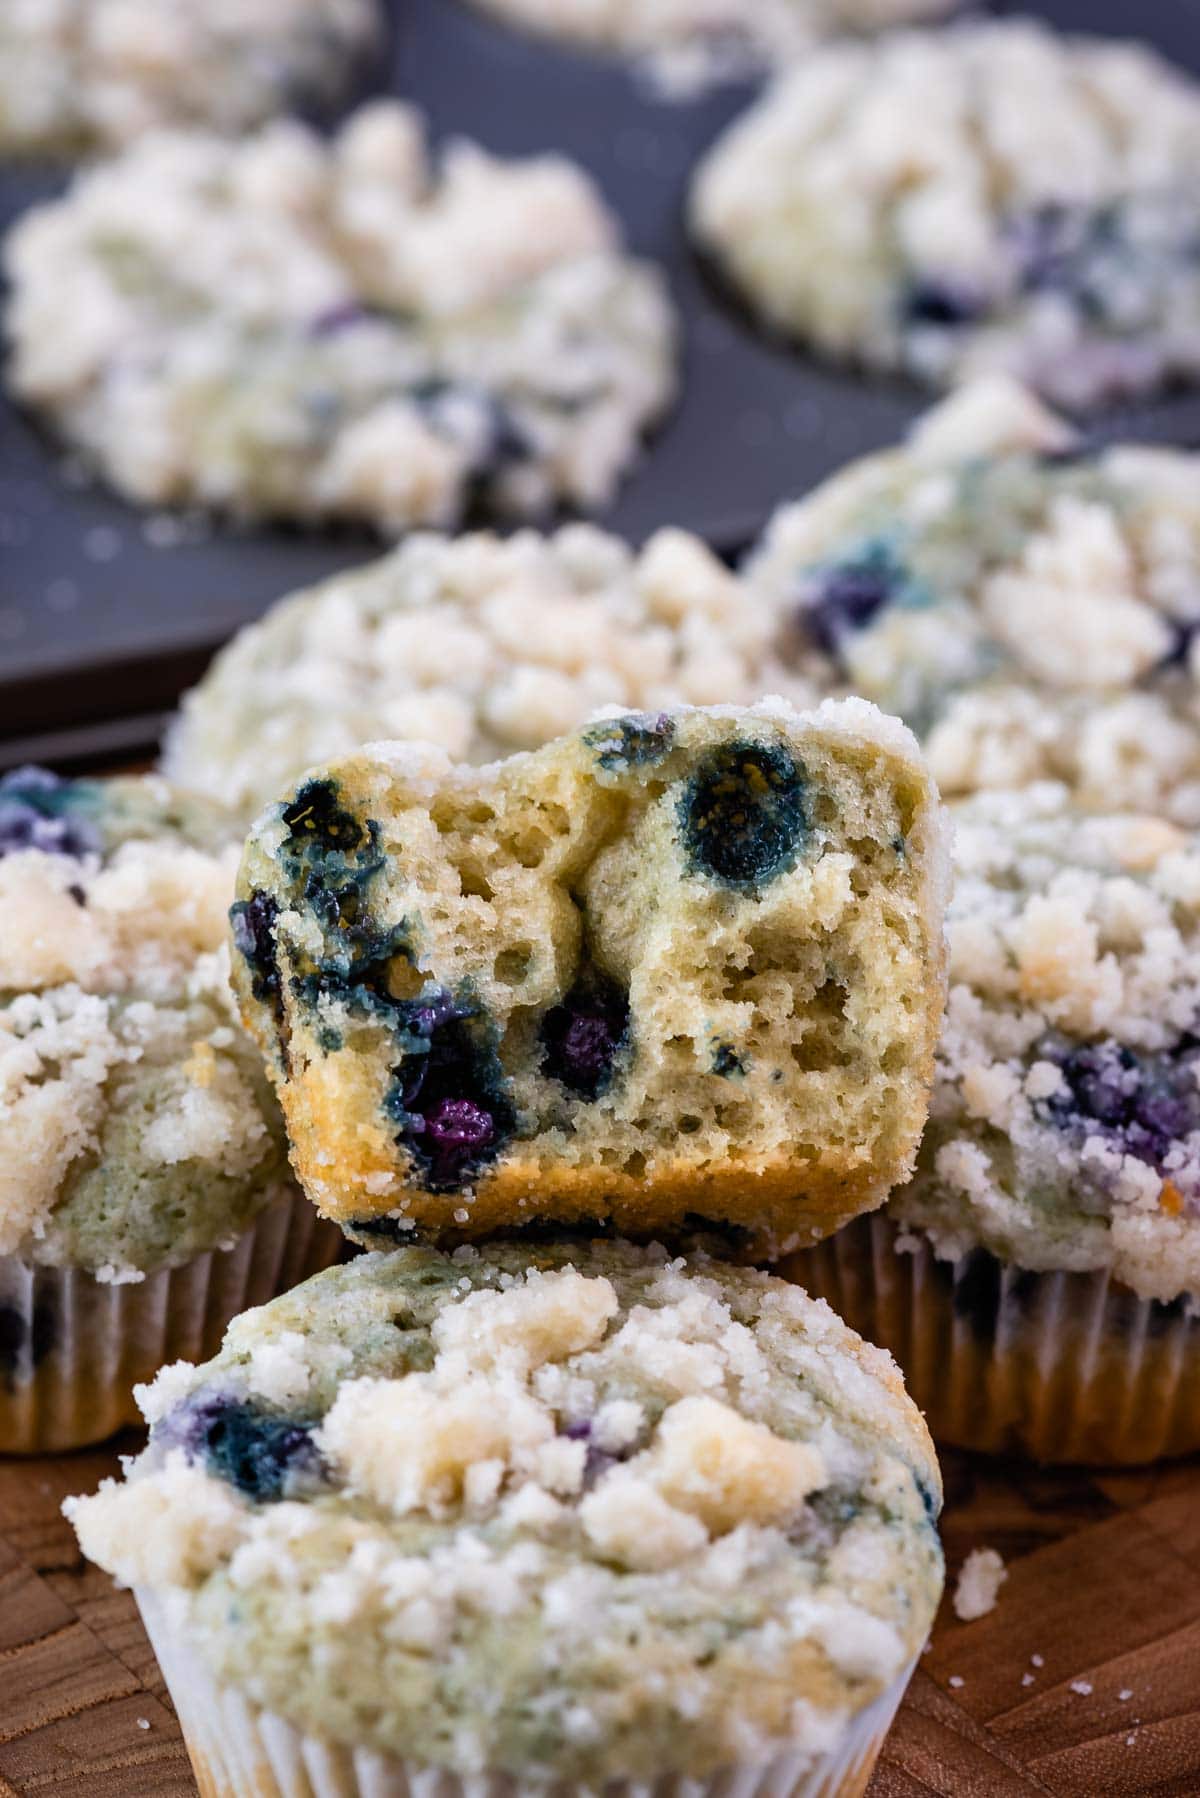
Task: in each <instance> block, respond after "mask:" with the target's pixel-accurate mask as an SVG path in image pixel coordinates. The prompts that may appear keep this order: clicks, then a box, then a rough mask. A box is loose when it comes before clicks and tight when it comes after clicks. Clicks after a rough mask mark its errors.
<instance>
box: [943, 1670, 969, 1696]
mask: <svg viewBox="0 0 1200 1798" xmlns="http://www.w3.org/2000/svg"><path fill="white" fill-rule="evenodd" d="M946 1683H947V1685H950V1686H953V1687H954V1690H955V1691H956V1692H957V1690H958V1688H959V1687H960V1686H964V1685H966V1683H967V1682H966V1680H965V1679H964V1678H963V1676H962V1674H961V1673H952V1674H951V1675H950V1678H949V1679H948V1680H947V1682H946Z"/></svg>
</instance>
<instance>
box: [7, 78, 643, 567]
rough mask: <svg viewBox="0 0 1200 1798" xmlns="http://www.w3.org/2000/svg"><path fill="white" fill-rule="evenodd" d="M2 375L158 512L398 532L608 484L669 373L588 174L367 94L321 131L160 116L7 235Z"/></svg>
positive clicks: (575, 498)
mask: <svg viewBox="0 0 1200 1798" xmlns="http://www.w3.org/2000/svg"><path fill="white" fill-rule="evenodd" d="M7 259H8V268H9V273H10V276H11V281H12V288H13V294H12V299H11V303H10V305H9V308H8V315H7V322H8V332H9V337H10V341H11V346H12V351H13V355H12V362H11V370H10V378H11V381H12V384H13V387H14V389H15V391H16V393H17V394H18V395H19V396H20V398H22V399H23V400H25V401H26V402H27V403H28V404H29V405H30V406H31V407H34V408H35V409H36V410H37V411H39V412H40V413H41V414H42V415H43V416H44V417H45V418H46V419H47V420H48V421H49V422H50V423H51V424H53V425H54V426H55V427H56V429H57V430H58V431H59V432H60V434H61V436H62V437H63V439H64V440H65V441H66V442H67V443H68V444H69V445H70V446H71V447H72V448H73V449H75V450H76V451H78V452H80V453H81V454H82V456H83V457H84V458H85V460H86V461H87V462H88V463H89V464H90V465H92V466H93V467H94V468H95V469H96V470H97V472H98V473H99V474H100V475H102V476H103V478H104V479H105V480H106V481H108V482H109V484H110V485H111V486H113V487H115V488H116V489H117V490H118V491H119V492H120V493H122V494H124V495H125V496H126V497H127V498H129V499H131V500H133V501H135V502H137V503H139V504H143V505H173V504H176V503H178V504H199V505H203V506H210V507H215V508H218V509H221V510H224V511H227V512H233V513H238V514H242V515H245V516H253V517H270V518H277V519H292V520H299V521H301V522H305V523H309V522H315V521H320V520H326V521H327V520H332V519H356V520H361V521H363V522H365V523H367V524H370V525H373V526H375V527H377V528H378V529H379V530H381V531H385V532H396V533H399V532H400V531H402V530H405V529H407V528H408V527H409V526H411V525H420V524H451V523H453V522H455V521H456V520H457V519H458V518H459V517H460V516H461V515H462V514H463V513H464V512H465V511H467V510H468V509H473V508H476V507H478V508H481V509H484V510H487V511H490V512H493V513H498V514H504V515H506V516H510V517H520V516H524V515H531V514H535V513H540V512H544V511H546V510H548V509H550V508H552V507H553V506H554V505H556V504H559V503H571V504H578V505H585V506H589V505H598V504H602V503H604V502H605V501H607V500H608V499H610V498H611V497H612V494H613V493H614V491H615V489H616V487H617V484H618V481H619V479H620V476H621V474H622V473H623V472H624V470H625V469H626V468H627V466H628V465H629V463H630V462H631V461H632V459H633V457H634V454H635V451H636V448H637V444H638V440H639V436H640V434H641V432H642V431H643V429H644V428H646V427H647V426H648V425H649V424H650V422H651V421H652V420H653V419H654V418H655V417H656V416H657V415H658V413H659V412H660V411H661V410H662V408H663V407H664V405H665V403H666V401H667V399H668V397H669V394H670V391H671V385H672V362H673V354H672V340H673V324H672V314H671V310H670V307H669V303H668V301H667V299H666V296H665V291H664V289H663V286H662V284H661V282H660V280H659V278H658V275H657V273H656V272H655V271H654V270H652V269H651V268H649V267H648V266H647V265H644V264H641V263H636V262H634V261H632V260H631V259H630V258H629V257H628V256H626V255H625V254H624V252H623V251H622V250H621V247H620V243H619V235H618V230H617V226H616V223H615V221H614V219H613V217H612V215H611V214H610V213H609V211H608V209H607V207H606V206H605V205H604V203H603V201H602V200H601V198H600V196H599V194H598V193H597V192H596V190H595V188H594V187H593V186H592V183H591V181H590V180H589V178H588V177H587V176H586V175H585V174H584V173H583V172H582V171H581V170H580V169H578V168H576V167H575V166H574V165H573V164H571V163H569V162H566V161H564V160H563V159H562V158H560V157H556V156H543V157H538V158H533V159H530V160H528V161H524V162H503V161H500V160H498V159H496V158H493V157H491V156H489V155H488V154H486V153H485V152H484V151H483V150H481V149H479V148H477V147H475V146H474V145H471V144H466V143H458V144H454V145H452V146H450V148H448V149H447V150H446V152H445V154H444V155H443V156H442V157H441V159H440V160H439V161H438V162H436V163H434V162H433V161H431V159H430V156H429V153H428V151H427V149H426V146H425V143H424V138H423V131H422V126H421V123H420V121H419V118H418V115H417V114H416V113H415V112H413V111H412V110H411V109H410V108H408V107H405V106H401V105H400V104H398V103H397V102H394V101H379V102H376V103H374V104H372V105H369V106H366V107H364V108H363V109H362V110H360V111H359V112H358V113H356V114H355V115H354V116H353V117H352V119H351V120H350V121H349V122H348V123H347V124H346V125H345V126H344V127H343V128H342V130H341V131H340V132H339V133H338V135H337V136H336V137H335V138H334V139H333V140H332V141H330V142H326V141H324V140H322V139H321V138H319V137H317V136H316V135H315V134H314V133H313V132H312V131H310V130H309V129H307V128H306V127H305V126H303V125H300V124H298V123H295V122H282V123H276V124H274V125H271V126H268V127H267V128H266V129H265V130H263V131H262V132H260V133H259V134H258V135H257V136H255V137H251V138H249V139H247V140H244V141H240V142H239V141H236V140H226V139H222V138H219V137H216V136H210V135H206V134H203V133H200V132H191V133H185V132H155V133H151V134H150V135H148V136H146V137H144V138H142V139H140V140H139V141H138V142H137V143H136V144H135V145H133V146H132V147H131V148H130V149H128V150H127V151H126V152H125V153H124V154H123V155H121V156H120V157H118V158H117V159H116V160H114V161H112V162H109V163H106V164H104V165H102V166H100V167H98V168H96V169H93V170H89V171H87V172H85V173H82V174H80V175H78V176H77V177H76V179H75V181H74V183H73V184H72V186H71V187H70V188H69V189H68V191H67V193H66V194H65V195H64V196H63V197H62V198H61V199H58V200H54V201H51V202H50V203H48V204H47V205H44V206H40V207H35V208H33V209H32V211H30V212H29V213H28V214H26V215H25V217H23V218H22V220H21V221H20V223H19V224H18V225H17V227H16V229H15V231H14V232H13V233H12V235H11V237H10V239H9V243H8V252H7Z"/></svg>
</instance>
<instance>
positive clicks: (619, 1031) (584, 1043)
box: [542, 973, 629, 1099]
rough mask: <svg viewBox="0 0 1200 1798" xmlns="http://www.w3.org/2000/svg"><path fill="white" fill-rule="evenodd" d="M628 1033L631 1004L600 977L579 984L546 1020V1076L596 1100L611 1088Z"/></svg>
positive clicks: (547, 1015)
mask: <svg viewBox="0 0 1200 1798" xmlns="http://www.w3.org/2000/svg"><path fill="white" fill-rule="evenodd" d="M628 1034H629V1000H628V998H627V997H626V995H625V994H624V993H623V992H622V991H621V989H620V987H619V986H617V985H616V984H615V982H614V981H612V980H609V979H607V978H606V977H604V976H603V975H600V974H595V973H593V974H591V975H590V976H586V977H584V978H582V979H580V980H578V981H577V982H576V983H575V985H574V986H573V987H572V988H571V990H570V992H568V993H567V994H566V996H565V997H564V999H563V1001H562V1003H561V1004H560V1005H554V1006H551V1008H550V1010H549V1011H548V1012H547V1013H546V1015H545V1017H544V1018H543V1020H542V1045H543V1048H544V1050H545V1053H544V1055H543V1057H542V1072H543V1073H544V1074H548V1075H549V1076H550V1077H551V1079H553V1080H558V1081H560V1082H561V1083H562V1085H563V1086H565V1087H566V1088H567V1090H568V1092H573V1093H577V1094H578V1095H579V1096H580V1097H581V1098H584V1099H594V1098H596V1096H597V1095H598V1094H599V1093H601V1092H602V1091H603V1090H604V1088H605V1087H606V1086H607V1085H608V1083H609V1080H610V1079H611V1077H612V1070H613V1062H614V1060H615V1059H616V1056H617V1054H618V1052H619V1051H620V1050H621V1049H622V1048H623V1047H624V1045H625V1043H626V1040H627V1038H628Z"/></svg>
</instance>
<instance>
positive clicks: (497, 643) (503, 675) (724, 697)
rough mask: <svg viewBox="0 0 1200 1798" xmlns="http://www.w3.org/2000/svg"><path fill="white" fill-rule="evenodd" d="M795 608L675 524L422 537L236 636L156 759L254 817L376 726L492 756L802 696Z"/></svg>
mask: <svg viewBox="0 0 1200 1798" xmlns="http://www.w3.org/2000/svg"><path fill="white" fill-rule="evenodd" d="M788 616H790V608H789V607H787V606H786V605H783V606H781V607H780V608H779V609H778V616H777V613H776V609H775V608H774V607H773V606H772V605H770V604H769V603H765V602H764V601H763V600H762V599H760V598H759V597H758V596H756V595H755V596H750V595H748V594H747V592H746V590H745V588H744V587H743V585H742V583H741V582H740V581H738V580H737V579H736V577H735V576H734V575H732V574H730V573H729V571H728V570H727V569H726V568H725V567H724V566H723V564H722V563H721V562H719V561H718V560H717V558H716V557H715V556H714V555H713V554H712V552H711V551H710V550H709V549H707V548H706V547H705V545H704V544H703V543H701V542H700V540H699V539H698V538H696V537H691V536H688V535H687V534H686V533H684V532H683V531H659V532H658V534H657V535H656V536H655V537H653V538H652V539H651V541H650V543H649V544H648V545H647V546H646V548H645V549H644V550H643V551H641V553H640V554H638V553H635V552H634V551H632V550H630V549H629V548H628V546H627V545H626V544H625V543H623V542H622V541H621V540H620V538H617V537H613V536H609V535H608V534H607V533H605V532H603V531H599V530H597V529H596V528H595V527H594V526H592V525H582V524H580V525H568V526H566V527H565V528H563V529H562V530H559V531H557V532H556V533H555V534H554V535H553V536H548V537H547V536H539V535H537V534H536V533H534V532H533V531H521V532H518V533H517V534H516V535H515V536H512V537H496V536H485V535H483V534H482V533H480V534H474V535H470V536H465V537H457V538H449V537H435V536H431V535H424V534H422V535H419V536H416V537H412V538H409V539H408V540H407V541H406V542H405V543H403V544H402V545H401V546H400V547H399V548H398V549H395V550H393V551H392V552H391V554H390V555H388V556H385V557H384V558H383V559H382V560H380V561H378V562H374V563H372V564H370V565H369V566H368V567H366V568H360V569H355V570H352V571H351V572H350V573H348V574H341V575H338V576H336V577H335V578H334V579H333V580H329V581H326V582H324V583H323V584H322V585H321V586H319V587H314V588H311V589H310V590H309V591H308V592H305V593H299V594H294V595H293V596H291V597H290V598H288V599H284V600H281V601H280V603H279V604H278V605H277V606H275V607H273V608H272V610H271V611H270V612H268V614H267V615H266V617H265V618H264V619H263V620H262V621H261V622H260V623H258V624H256V625H252V626H250V627H249V628H248V629H246V630H244V631H241V632H239V634H238V635H237V636H236V637H235V638H234V639H233V641H232V642H231V643H230V644H229V645H228V646H227V647H226V648H225V649H224V650H223V651H222V652H221V654H220V655H219V656H218V657H217V659H216V661H215V663H214V664H213V666H212V667H211V668H210V670H209V672H208V673H207V675H206V676H205V678H204V680H203V681H201V683H200V685H199V687H197V688H196V690H195V691H194V692H192V693H190V694H189V695H188V696H187V698H186V699H185V700H184V702H183V709H182V713H181V715H180V717H179V718H178V719H177V720H176V722H175V724H174V725H173V727H172V729H171V731H170V733H169V735H168V739H167V746H166V752H165V755H164V759H163V768H164V771H165V772H166V773H167V775H168V776H170V778H172V779H173V780H176V781H180V782H182V783H183V784H184V785H185V786H189V787H195V788H197V789H198V790H199V791H201V792H209V793H220V794H221V795H222V796H223V797H224V798H225V799H226V801H227V802H229V803H231V804H232V805H234V806H235V807H237V809H238V810H239V811H240V812H244V813H246V814H248V815H249V814H253V812H255V811H256V810H257V809H258V808H259V807H260V806H261V805H264V804H265V803H266V802H267V800H269V799H272V798H274V797H275V795H276V794H278V793H280V792H281V791H282V790H283V788H284V787H285V786H286V785H287V783H288V782H289V781H291V780H294V779H295V778H296V777H297V776H298V775H300V774H302V773H303V771H304V770H305V769H306V768H310V767H313V766H314V765H315V764H316V763H318V762H327V761H331V760H333V759H334V758H335V757H337V756H342V755H347V754H349V753H350V751H351V750H353V749H356V748H357V747H358V745H359V744H360V743H363V742H370V741H372V740H375V739H379V738H384V737H388V738H397V739H401V738H402V739H407V740H410V741H411V740H415V739H421V740H424V741H428V742H432V743H436V744H438V745H439V746H440V747H441V748H442V749H444V750H446V752H447V754H449V755H450V756H452V757H453V758H454V759H455V760H456V761H467V762H486V761H491V760H493V759H494V758H495V757H497V756H502V755H507V754H510V753H511V752H512V751H513V750H516V749H536V748H538V747H539V746H540V745H541V744H543V743H546V742H548V741H549V740H550V739H551V738H553V737H557V736H561V735H562V734H563V733H564V732H565V731H568V730H571V729H572V728H573V727H574V726H575V725H577V724H581V723H582V722H583V721H584V720H585V719H586V718H588V717H590V716H591V714H592V713H594V712H595V711H597V710H598V709H599V708H600V707H602V706H614V707H616V708H618V709H622V710H634V711H648V712H657V711H661V710H663V709H664V708H669V707H671V706H675V705H708V704H713V703H716V702H717V701H724V702H726V703H730V704H748V703H750V702H752V701H753V700H756V699H760V698H761V697H762V696H763V694H764V693H782V694H784V695H785V696H786V697H787V698H789V699H791V700H793V701H794V702H795V703H797V704H805V703H807V702H808V701H809V700H810V698H811V697H812V696H813V693H814V689H813V688H812V686H811V685H810V683H808V682H807V681H806V680H805V679H804V678H803V677H802V676H800V675H799V674H798V673H794V672H793V671H792V670H790V669H789V668H788V667H787V666H785V663H784V661H783V658H782V654H781V641H780V640H781V633H780V631H779V628H778V627H779V622H780V620H781V619H785V618H786V617H788Z"/></svg>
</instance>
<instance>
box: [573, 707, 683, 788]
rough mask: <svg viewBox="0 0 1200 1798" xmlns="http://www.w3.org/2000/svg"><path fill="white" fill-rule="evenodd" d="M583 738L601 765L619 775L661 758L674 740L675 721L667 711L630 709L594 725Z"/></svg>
mask: <svg viewBox="0 0 1200 1798" xmlns="http://www.w3.org/2000/svg"><path fill="white" fill-rule="evenodd" d="M583 740H584V742H585V743H586V744H587V746H588V748H589V749H590V750H591V751H592V753H593V754H594V756H595V757H596V760H597V761H598V762H599V764H600V766H601V767H602V768H604V769H607V771H608V772H609V773H610V774H616V773H619V772H620V770H621V769H622V768H640V767H645V766H646V765H647V764H649V763H652V762H657V761H661V760H662V758H663V756H664V755H666V754H667V752H668V750H669V749H670V747H671V744H672V743H673V742H674V740H675V724H674V720H673V719H672V718H671V717H669V715H668V714H667V713H666V712H658V713H651V712H630V713H628V714H627V715H626V716H625V717H624V718H606V719H605V720H604V722H603V723H602V724H593V725H592V726H591V728H590V729H589V730H585V731H584V733H583Z"/></svg>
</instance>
